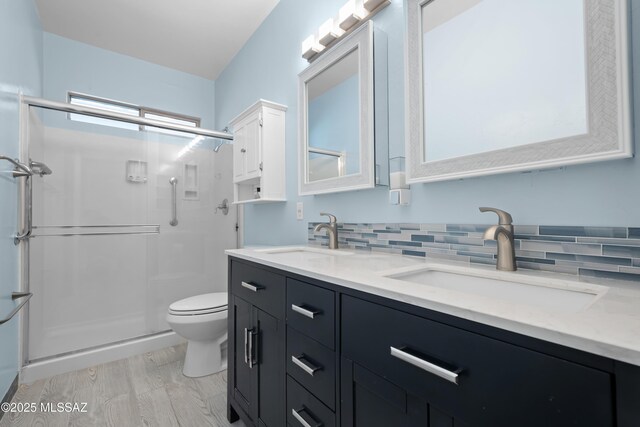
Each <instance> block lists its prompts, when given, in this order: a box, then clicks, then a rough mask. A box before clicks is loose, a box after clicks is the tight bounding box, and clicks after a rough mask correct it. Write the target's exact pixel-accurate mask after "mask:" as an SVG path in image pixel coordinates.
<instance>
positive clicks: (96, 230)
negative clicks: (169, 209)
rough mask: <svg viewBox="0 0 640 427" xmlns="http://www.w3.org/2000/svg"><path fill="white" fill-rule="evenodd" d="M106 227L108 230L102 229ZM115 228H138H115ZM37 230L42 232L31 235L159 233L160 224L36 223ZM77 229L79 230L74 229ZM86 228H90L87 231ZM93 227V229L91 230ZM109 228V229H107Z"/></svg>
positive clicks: (35, 228)
mask: <svg viewBox="0 0 640 427" xmlns="http://www.w3.org/2000/svg"><path fill="white" fill-rule="evenodd" d="M101 228H104V229H106V230H104V231H101V230H100V229H101ZM114 228H122V229H132V228H134V229H135V228H137V230H113V229H114ZM33 229H34V231H35V230H42V231H43V233H42V234H32V235H31V236H30V237H31V238H34V237H70V236H109V235H131V234H159V233H160V225H159V224H105V225H36V226H33ZM55 229H60V230H61V232H58V233H56V232H51V231H45V230H55ZM74 229H77V230H74ZM86 229H89V230H87V231H85V230H86ZM91 229H93V231H91ZM107 230H108V231H107Z"/></svg>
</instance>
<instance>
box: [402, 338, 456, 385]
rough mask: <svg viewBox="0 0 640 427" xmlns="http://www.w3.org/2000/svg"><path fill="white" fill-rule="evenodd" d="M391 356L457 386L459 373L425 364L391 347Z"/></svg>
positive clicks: (419, 359)
mask: <svg viewBox="0 0 640 427" xmlns="http://www.w3.org/2000/svg"><path fill="white" fill-rule="evenodd" d="M391 356H393V357H396V358H398V359H400V360H402V361H403V362H407V363H408V364H410V365H413V366H415V367H418V368H420V369H422V370H424V371H427V372H429V373H431V374H433V375H436V376H438V377H440V378H444V379H445V380H447V381H449V382H452V383H454V384H455V385H458V374H459V373H460V371H456V372H454V371H450V370H449V369H446V368H443V367H442V366H438V365H436V364H435V363H431V362H427V361H426V360H424V359H421V358H419V357H418V356H414V355H413V354H410V353H407V352H406V351H403V350H401V349H399V348H395V347H393V346H392V347H391Z"/></svg>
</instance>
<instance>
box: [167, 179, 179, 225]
mask: <svg viewBox="0 0 640 427" xmlns="http://www.w3.org/2000/svg"><path fill="white" fill-rule="evenodd" d="M169 184H171V187H172V188H171V221H169V225H171V226H172V227H175V226H176V225H178V206H177V203H178V189H177V187H178V178H176V177H175V176H173V177H171V179H170V180H169Z"/></svg>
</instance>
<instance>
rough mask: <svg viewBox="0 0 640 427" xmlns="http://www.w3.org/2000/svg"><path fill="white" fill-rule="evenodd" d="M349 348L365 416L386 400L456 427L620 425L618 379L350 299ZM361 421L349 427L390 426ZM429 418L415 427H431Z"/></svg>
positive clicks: (345, 313)
mask: <svg viewBox="0 0 640 427" xmlns="http://www.w3.org/2000/svg"><path fill="white" fill-rule="evenodd" d="M342 342H343V347H342V356H343V358H346V359H348V360H350V361H353V363H354V365H355V367H354V368H353V370H352V371H353V372H352V375H351V378H349V376H348V375H345V376H343V378H342V381H343V390H349V391H350V390H353V394H354V398H353V399H352V405H353V406H354V407H356V408H357V407H358V406H359V404H358V399H360V400H362V401H363V402H360V405H364V406H365V409H364V411H365V412H367V410H366V408H367V407H368V406H370V407H371V408H372V409H373V408H374V407H376V406H377V405H378V404H380V399H382V400H386V403H387V405H391V406H392V407H393V406H394V405H395V406H398V405H399V406H400V407H406V408H407V411H408V410H409V408H410V405H408V403H410V402H414V403H415V402H423V403H424V404H426V406H425V405H424V404H423V405H422V406H423V407H424V408H426V407H427V406H428V407H432V406H433V407H434V408H437V412H438V417H439V418H444V419H448V420H450V421H449V422H450V423H453V425H457V424H459V423H460V422H466V423H468V424H473V425H482V426H485V425H486V426H492V427H499V426H505V427H509V426H514V425H517V426H519V427H528V426H530V427H539V426H543V425H544V426H547V427H565V426H594V427H596V426H597V427H608V426H613V421H614V416H613V395H612V388H613V376H612V375H611V374H610V373H607V372H603V371H601V370H598V369H592V368H588V367H585V366H582V365H580V364H577V363H572V362H570V361H567V360H563V359H559V358H556V357H553V356H549V355H545V354H542V353H539V352H536V351H531V350H529V349H526V348H522V347H519V346H516V345H512V344H509V343H505V342H502V341H500V340H496V339H493V338H489V337H486V336H483V335H480V334H476V333H471V332H468V331H465V330H461V329H458V328H455V327H451V326H448V325H445V324H442V323H439V322H434V321H432V320H429V319H425V318H422V317H418V316H415V315H411V314H408V313H405V312H403V311H400V310H395V309H392V308H389V307H385V306H382V305H378V304H374V303H371V302H368V301H364V300H361V299H358V298H353V297H350V296H343V300H342ZM367 370H368V371H367ZM363 372H371V373H375V374H376V375H377V376H379V377H383V378H385V379H386V380H387V382H390V383H391V384H392V385H395V389H394V387H391V385H388V386H383V385H382V384H381V383H379V382H378V383H377V382H376V381H374V380H372V379H371V378H372V375H373V374H371V373H363ZM359 377H360V378H365V380H362V379H360V380H359ZM367 383H369V384H374V385H375V386H373V387H372V386H369V387H367ZM360 388H365V389H367V390H368V392H369V393H372V394H373V395H374V396H377V398H373V397H369V398H367V397H362V396H359V395H360V394H363V395H365V396H366V394H367V393H362V392H360V391H359V389H360ZM376 391H377V393H376ZM367 399H368V400H367ZM419 406H420V405H419ZM360 409H361V410H362V408H360ZM357 415H358V414H353V418H351V417H349V418H350V420H351V419H353V420H354V421H353V422H352V423H347V422H345V426H346V425H353V426H373V425H380V426H382V425H384V424H375V423H374V424H370V423H369V422H368V421H362V420H360V419H359V418H358V416H357ZM401 415H402V416H407V417H410V418H411V417H413V416H417V413H416V412H415V411H414V412H411V413H409V412H407V413H405V414H401ZM428 419H429V416H427V415H425V414H422V421H421V423H418V424H409V425H421V426H425V427H426V426H430V425H432V424H429V423H428ZM365 420H366V418H365ZM454 421H455V422H454ZM449 425H451V424H449Z"/></svg>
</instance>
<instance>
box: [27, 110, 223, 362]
mask: <svg viewBox="0 0 640 427" xmlns="http://www.w3.org/2000/svg"><path fill="white" fill-rule="evenodd" d="M28 144H29V155H30V157H32V158H34V159H35V158H37V159H39V160H41V161H43V162H45V163H46V164H47V165H48V166H49V167H50V168H51V169H52V170H53V174H51V175H48V176H44V177H38V176H36V177H34V180H33V224H34V232H33V236H34V237H33V238H32V239H30V242H29V253H30V256H29V258H30V262H29V264H30V271H29V275H30V290H31V291H32V292H33V293H34V298H33V299H32V302H31V307H30V310H29V331H28V335H29V345H28V359H29V360H30V361H37V360H42V359H46V358H50V357H53V356H57V355H62V354H67V353H70V352H76V351H79V350H85V349H90V348H95V347H100V346H104V345H108V344H112V343H117V342H122V341H126V340H130V339H133V338H137V337H142V336H148V335H150V334H154V333H158V332H162V331H166V330H168V329H169V327H168V325H167V323H166V321H165V316H166V310H167V307H168V305H169V304H170V303H171V302H173V301H175V300H177V299H180V298H185V297H188V296H192V295H196V294H199V293H205V292H213V291H216V290H219V291H220V290H224V289H225V284H224V282H223V283H222V284H220V283H218V282H217V281H214V280H212V277H215V276H216V274H217V275H219V274H220V272H219V271H215V268H216V267H218V266H219V263H215V262H212V259H213V257H214V256H219V255H220V253H221V250H220V245H221V242H220V239H219V238H216V230H217V227H216V221H219V219H218V218H219V217H217V216H216V215H215V203H216V201H214V196H215V193H216V192H215V190H214V188H213V187H214V183H215V173H214V159H213V155H214V154H213V151H212V150H211V149H210V148H209V147H208V144H207V142H206V141H202V138H198V137H194V136H193V135H186V134H185V135H184V136H182V135H179V134H168V133H159V132H154V131H141V130H132V129H120V128H116V127H110V126H105V125H97V124H91V123H81V122H77V121H72V120H69V118H68V115H67V114H66V113H62V112H57V111H46V112H44V113H43V112H42V111H38V109H36V108H31V113H30V117H29V140H28ZM172 178H174V180H175V181H177V182H176V185H175V187H174V186H173V185H172V184H171V183H170V181H171V179H172ZM174 189H175V196H174ZM174 211H175V213H176V214H177V224H176V225H175V226H172V225H170V222H171V220H172V218H173V214H174ZM234 244H235V242H230V241H229V239H227V241H226V242H223V243H222V245H224V246H227V247H233V246H234Z"/></svg>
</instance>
